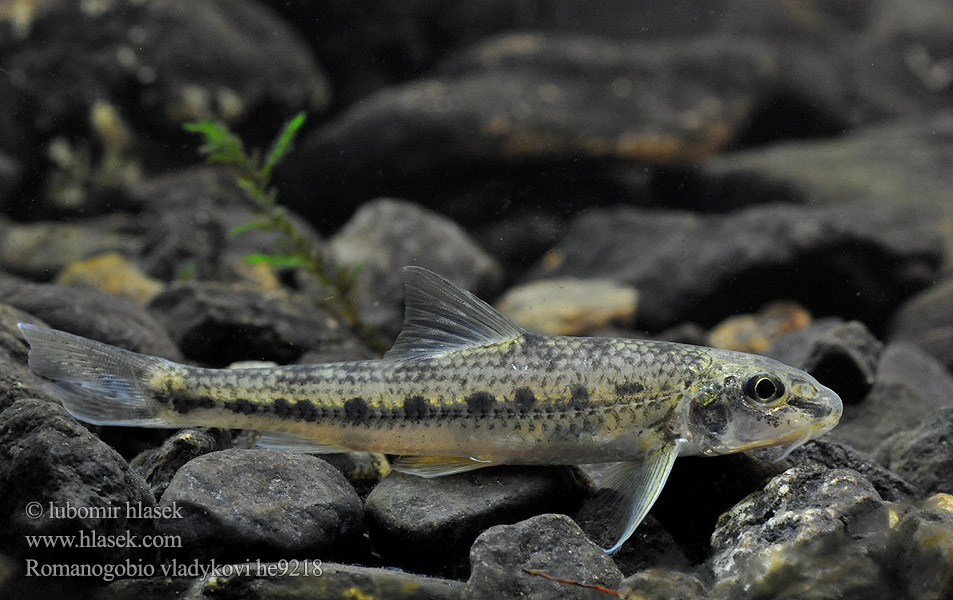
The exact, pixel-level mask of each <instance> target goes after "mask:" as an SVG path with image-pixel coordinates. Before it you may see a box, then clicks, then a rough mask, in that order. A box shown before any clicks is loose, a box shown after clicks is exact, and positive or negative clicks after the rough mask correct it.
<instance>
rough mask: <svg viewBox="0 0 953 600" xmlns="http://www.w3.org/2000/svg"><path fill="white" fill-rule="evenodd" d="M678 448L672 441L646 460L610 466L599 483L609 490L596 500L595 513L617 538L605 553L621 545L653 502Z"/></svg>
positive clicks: (611, 552) (611, 551) (614, 551)
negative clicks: (599, 515) (600, 516)
mask: <svg viewBox="0 0 953 600" xmlns="http://www.w3.org/2000/svg"><path fill="white" fill-rule="evenodd" d="M680 447H681V444H680V443H679V442H672V443H670V444H666V445H665V446H662V447H661V448H659V449H658V450H656V451H655V452H654V453H652V454H650V455H648V456H647V457H646V458H645V459H642V460H633V461H627V462H621V463H618V464H616V465H613V466H612V467H611V468H610V470H609V472H608V474H607V476H606V477H605V480H604V481H603V483H602V485H601V486H600V487H601V488H608V489H606V490H603V491H602V492H600V495H599V496H597V497H596V500H595V502H596V503H598V506H597V509H596V513H597V514H601V515H603V517H602V519H601V520H603V521H604V522H605V523H606V524H607V525H608V527H609V532H610V533H611V534H612V535H613V536H614V539H615V540H616V541H615V543H614V544H613V545H612V546H610V547H609V548H605V549H604V550H605V551H606V553H607V554H615V553H616V552H617V551H618V550H619V548H620V547H622V544H624V543H625V541H626V540H627V539H629V537H630V536H631V535H632V533H633V532H635V529H636V527H638V526H639V523H641V522H642V519H644V518H645V515H647V514H648V512H649V509H651V508H652V505H653V504H655V501H656V500H657V499H658V497H659V494H660V493H661V492H662V488H663V487H664V486H665V481H666V480H667V479H668V475H669V473H671V471H672V465H673V464H674V463H675V458H676V457H677V456H678V451H679V449H680Z"/></svg>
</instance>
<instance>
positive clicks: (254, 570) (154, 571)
mask: <svg viewBox="0 0 953 600" xmlns="http://www.w3.org/2000/svg"><path fill="white" fill-rule="evenodd" d="M322 574H323V573H322V562H321V560H320V559H313V560H297V559H292V560H284V559H283V560H279V561H277V562H262V561H261V560H256V561H255V562H244V563H239V564H223V565H220V564H218V563H216V562H215V559H214V558H213V559H212V560H211V561H210V562H208V563H202V562H199V560H198V559H195V560H193V561H184V562H182V561H178V560H172V561H169V562H166V563H162V564H160V565H159V566H158V568H157V567H156V565H153V564H151V563H148V562H143V561H142V559H141V558H140V559H139V560H137V561H133V560H130V559H128V558H127V559H126V560H124V561H123V562H120V563H115V564H81V563H77V564H69V563H52V564H51V563H41V562H39V561H37V560H34V559H32V558H28V559H27V561H26V576H27V577H98V578H100V579H102V580H103V581H105V582H110V581H113V580H114V579H126V578H136V577H156V576H161V577H196V578H202V579H209V578H211V577H243V576H244V577H251V576H255V577H306V576H310V577H320V576H321V575H322Z"/></svg>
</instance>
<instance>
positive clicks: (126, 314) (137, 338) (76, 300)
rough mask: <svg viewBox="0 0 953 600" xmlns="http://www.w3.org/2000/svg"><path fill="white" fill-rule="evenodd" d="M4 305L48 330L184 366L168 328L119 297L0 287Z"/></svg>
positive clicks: (76, 290)
mask: <svg viewBox="0 0 953 600" xmlns="http://www.w3.org/2000/svg"><path fill="white" fill-rule="evenodd" d="M0 302H2V303H4V304H9V305H10V306H13V307H16V308H18V309H20V310H22V311H24V312H27V313H30V314H31V315H34V316H35V317H37V318H39V319H42V320H43V321H44V322H45V324H46V325H49V326H50V327H53V328H55V329H61V330H63V331H68V332H69V333H73V334H76V335H81V336H83V337H87V338H90V339H94V340H98V341H100V342H104V343H106V344H112V345H113V346H120V347H122V348H125V349H127V350H132V351H134V352H141V353H142V354H149V355H152V356H161V357H163V358H167V359H169V360H175V361H181V360H182V354H181V353H180V352H179V349H178V347H176V345H175V343H174V342H173V341H172V340H171V339H170V338H169V335H168V334H167V333H166V332H165V329H164V328H163V327H162V326H161V325H160V324H159V322H158V321H156V319H155V318H153V317H152V316H151V315H150V314H149V313H148V312H146V310H145V309H144V308H142V307H141V306H139V305H138V304H136V303H135V302H133V301H132V300H127V299H126V298H122V297H119V296H114V295H112V294H107V293H106V292H100V291H98V290H94V289H90V288H80V287H71V286H65V285H54V284H46V283H44V284H40V283H36V284H34V283H19V282H12V281H3V282H0Z"/></svg>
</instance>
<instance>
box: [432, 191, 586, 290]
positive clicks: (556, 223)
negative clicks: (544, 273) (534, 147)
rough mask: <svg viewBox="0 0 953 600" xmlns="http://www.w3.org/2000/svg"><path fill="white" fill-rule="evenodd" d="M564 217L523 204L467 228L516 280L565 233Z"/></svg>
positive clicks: (505, 271) (481, 245) (504, 270)
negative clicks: (515, 210)
mask: <svg viewBox="0 0 953 600" xmlns="http://www.w3.org/2000/svg"><path fill="white" fill-rule="evenodd" d="M534 189H535V188H534ZM590 193H591V192H590ZM500 197H505V196H502V195H501V196H500ZM448 212H449V211H448ZM565 220H566V217H565V216H564V215H555V214H552V213H551V212H549V211H546V210H543V209H542V208H540V207H535V208H534V207H527V209H526V210H523V211H520V212H519V213H516V214H507V215H506V218H504V219H501V220H498V221H494V222H493V223H489V224H487V225H486V226H483V227H475V228H471V231H472V232H473V236H474V238H475V239H476V241H477V243H479V244H480V247H482V248H485V249H486V251H487V252H489V253H490V254H491V255H492V256H493V257H494V258H496V259H497V260H498V261H499V262H500V263H501V265H502V266H503V272H504V273H506V274H507V275H508V276H509V277H510V278H512V279H513V280H516V281H518V280H519V279H520V277H521V276H522V274H523V273H524V272H525V271H526V270H527V269H528V268H529V266H530V265H532V264H534V263H535V262H536V261H537V260H539V259H540V257H542V256H543V255H544V254H545V253H546V251H548V250H549V249H550V248H552V247H553V246H555V245H556V243H557V242H558V241H559V239H560V237H562V235H563V233H564V232H565Z"/></svg>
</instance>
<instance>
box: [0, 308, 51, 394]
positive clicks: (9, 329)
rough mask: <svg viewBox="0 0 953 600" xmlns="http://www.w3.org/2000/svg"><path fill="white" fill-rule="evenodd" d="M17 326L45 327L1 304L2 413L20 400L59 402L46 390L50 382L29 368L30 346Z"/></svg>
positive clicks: (0, 365) (0, 373)
mask: <svg viewBox="0 0 953 600" xmlns="http://www.w3.org/2000/svg"><path fill="white" fill-rule="evenodd" d="M17 323H31V324H34V325H45V323H43V322H42V321H40V320H39V319H37V318H36V317H34V316H33V315H31V314H29V313H25V312H22V311H20V310H17V309H15V308H13V307H12V306H8V305H6V304H0V411H3V410H5V409H6V408H7V407H9V406H10V405H11V404H13V403H14V402H16V401H17V400H26V399H42V400H49V401H51V402H58V400H57V398H56V396H55V395H53V394H52V393H51V392H49V391H48V390H47V388H46V384H47V383H49V382H48V381H47V380H46V379H43V378H42V377H40V376H39V375H37V374H36V373H34V372H33V371H32V370H31V369H30V368H29V367H28V366H27V360H28V358H29V348H30V346H29V344H27V343H26V340H25V339H23V335H22V334H21V333H20V330H19V329H17Z"/></svg>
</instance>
